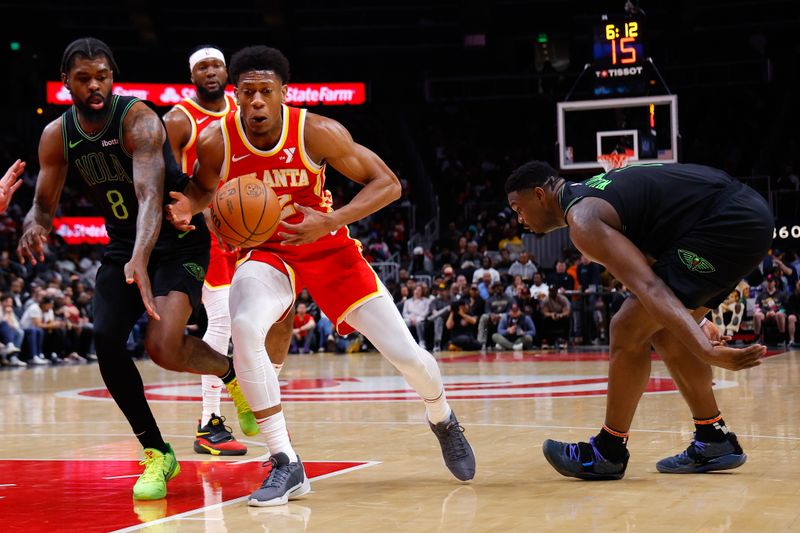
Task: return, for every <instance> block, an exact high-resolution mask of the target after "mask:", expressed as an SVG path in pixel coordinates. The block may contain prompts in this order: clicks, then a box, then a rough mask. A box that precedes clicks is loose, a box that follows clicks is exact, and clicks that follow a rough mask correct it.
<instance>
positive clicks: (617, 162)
mask: <svg viewBox="0 0 800 533" xmlns="http://www.w3.org/2000/svg"><path fill="white" fill-rule="evenodd" d="M630 158H631V156H630V155H629V154H618V153H616V152H613V153H610V154H600V155H598V156H597V162H598V163H600V165H601V166H602V167H603V170H605V171H606V172H608V171H610V170H611V169H614V168H622V167H624V166H625V165H627V164H628V161H629V160H630Z"/></svg>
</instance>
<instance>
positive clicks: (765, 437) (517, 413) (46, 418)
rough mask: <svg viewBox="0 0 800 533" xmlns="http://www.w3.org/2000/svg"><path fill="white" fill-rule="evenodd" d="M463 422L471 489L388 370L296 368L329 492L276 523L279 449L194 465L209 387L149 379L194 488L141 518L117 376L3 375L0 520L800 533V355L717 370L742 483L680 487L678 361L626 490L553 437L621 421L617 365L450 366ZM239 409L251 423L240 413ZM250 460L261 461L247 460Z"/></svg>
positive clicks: (304, 435)
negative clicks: (550, 444)
mask: <svg viewBox="0 0 800 533" xmlns="http://www.w3.org/2000/svg"><path fill="white" fill-rule="evenodd" d="M440 361H441V368H442V373H443V374H444V376H445V380H446V383H447V384H448V390H449V396H450V398H451V403H452V406H453V407H454V409H455V411H456V413H457V414H458V417H459V419H460V421H461V422H462V424H463V425H464V427H465V428H466V431H467V433H466V434H467V436H468V437H469V439H470V441H471V443H472V445H473V447H474V449H475V453H476V455H477V459H478V472H477V476H476V478H475V480H474V481H473V482H472V483H471V484H461V483H459V482H458V481H457V480H455V479H454V478H453V477H452V476H451V475H450V474H449V472H447V470H446V469H445V468H444V466H443V464H442V460H441V457H440V453H439V449H438V445H437V444H436V441H435V439H434V437H433V435H432V434H431V432H430V430H429V429H428V427H427V425H426V424H425V422H424V409H423V407H422V405H421V404H420V403H419V402H418V401H416V400H414V395H413V393H412V392H410V391H409V389H408V387H407V386H406V385H405V384H404V382H403V381H402V379H400V378H399V377H398V375H397V374H396V372H395V371H394V369H392V368H391V367H390V366H389V365H388V364H387V363H385V362H384V361H383V359H382V358H381V357H380V356H378V355H377V354H359V355H350V356H334V355H329V354H324V355H323V354H320V355H308V356H290V358H289V360H288V361H287V364H286V366H285V368H284V373H283V374H282V376H281V377H282V382H283V383H282V385H283V396H284V399H285V410H286V414H287V420H288V423H289V429H290V431H291V434H292V439H293V442H294V445H295V448H296V449H297V451H298V452H299V454H300V456H301V458H302V459H303V460H304V462H305V463H306V470H307V472H308V473H309V476H311V477H313V479H312V487H313V490H314V491H313V493H311V494H310V495H308V496H307V497H305V498H304V499H302V500H297V501H294V502H291V503H290V504H289V505H288V506H285V507H279V508H267V509H257V508H249V507H248V506H247V505H246V501H245V499H244V496H246V495H247V494H249V493H250V492H251V491H252V490H254V489H255V488H256V487H257V486H258V485H259V484H260V482H261V480H262V479H263V476H264V472H263V469H262V467H261V466H260V462H261V461H263V457H259V456H260V455H261V454H263V451H264V449H263V447H262V446H259V444H258V443H259V441H260V438H259V437H255V438H246V439H243V441H244V442H245V443H246V444H248V445H249V446H250V451H249V453H248V455H247V456H245V457H243V458H234V459H233V460H223V459H219V458H210V456H201V455H196V454H194V453H193V452H192V442H193V432H194V429H195V425H196V423H197V418H198V417H199V415H200V404H199V401H197V400H196V397H197V396H198V395H199V379H198V378H197V377H195V376H190V375H187V374H176V373H171V372H167V371H164V370H161V369H160V368H158V367H156V366H155V365H153V364H152V363H151V362H142V363H139V368H140V369H141V372H142V375H143V377H144V380H145V383H146V384H147V385H148V394H149V395H150V397H151V398H152V399H153V402H152V406H153V410H154V413H155V415H156V418H157V419H158V420H159V422H160V425H161V429H162V432H163V433H164V434H165V435H166V439H167V440H168V441H170V442H171V443H172V444H173V446H174V448H175V450H176V452H177V454H178V458H179V460H180V461H181V465H182V469H183V470H182V473H181V474H180V475H179V476H178V477H177V478H175V479H174V480H173V481H171V482H170V483H169V496H168V498H167V499H166V500H162V501H159V502H140V503H134V502H133V501H132V500H131V497H130V490H131V486H132V484H133V482H134V481H135V477H136V475H137V474H138V472H140V467H139V466H138V464H137V461H138V459H139V457H140V455H139V454H140V449H139V446H138V443H137V442H136V440H135V439H134V438H133V436H132V435H131V434H130V428H129V426H128V424H127V422H126V421H125V420H124V418H123V417H122V415H121V414H120V412H119V411H118V409H117V407H116V406H115V405H114V404H113V402H112V401H110V400H109V399H107V393H105V390H104V389H103V384H102V380H101V379H100V375H99V372H98V368H97V365H89V366H63V367H57V368H36V369H19V370H8V371H4V372H0V397H1V398H2V415H3V416H2V419H0V463H2V465H1V466H2V468H0V516H2V517H3V529H4V530H12V531H109V530H127V531H130V530H135V529H142V528H143V529H144V530H146V531H159V532H174V531H180V532H201V531H202V532H211V533H217V532H220V533H221V532H225V531H229V532H237V533H240V532H250V531H287V532H292V531H326V532H327V531H345V532H361V531H382V532H389V531H392V532H394V531H413V532H426V531H443V532H456V531H615V532H616V531H641V532H661V531H663V532H676V531H681V532H682V531H693V532H714V533H719V532H727V531H736V532H739V531H745V532H750V531H752V532H761V531H770V532H772V531H800V506H799V505H798V502H800V353H799V352H790V353H783V354H776V355H775V356H772V357H769V358H768V359H766V360H765V361H764V363H763V364H762V365H761V366H760V367H758V368H756V369H754V370H750V371H746V372H741V373H734V372H727V371H722V370H719V369H718V370H717V371H716V373H715V378H716V382H717V387H718V390H717V396H718V399H719V402H720V405H721V407H722V409H723V414H724V416H725V420H726V421H727V422H728V424H729V426H730V427H731V428H732V429H733V430H734V431H735V432H736V433H737V434H738V436H739V441H740V442H741V444H742V446H743V447H744V449H745V451H746V452H747V453H748V454H749V460H748V462H747V464H746V465H744V466H743V467H741V468H739V469H737V470H734V471H731V472H729V473H718V474H707V475H692V476H686V475H683V476H681V475H665V474H659V473H657V472H656V469H655V463H656V461H658V460H659V459H661V458H662V457H664V456H667V455H672V454H675V453H678V452H679V451H681V450H682V449H684V448H685V447H686V445H687V444H688V441H689V440H690V438H691V431H692V425H691V419H690V415H689V412H688V409H687V408H686V406H685V404H684V403H683V402H682V400H681V398H680V396H679V394H677V393H676V392H675V387H674V385H673V384H672V382H671V380H669V376H668V374H667V372H666V370H665V368H664V366H663V364H662V363H660V362H658V361H656V362H654V363H653V373H652V378H653V379H651V383H650V387H649V390H650V391H651V392H650V393H648V394H647V395H646V396H645V397H644V398H643V400H642V402H641V404H640V407H639V411H638V413H637V416H636V419H635V421H634V430H633V432H632V435H631V439H630V443H629V449H630V451H631V461H630V463H629V465H628V471H627V474H626V476H625V478H624V479H623V480H621V481H612V482H594V483H589V482H581V481H578V480H573V479H568V478H564V477H562V476H560V475H559V474H557V473H556V472H555V471H554V470H553V469H552V468H551V467H550V466H549V465H548V464H547V462H546V461H545V459H544V457H543V456H542V452H541V444H542V441H543V440H544V439H546V438H556V439H560V440H577V439H585V438H586V437H588V436H589V435H590V434H594V433H595V432H596V431H597V429H598V427H599V425H600V424H601V423H602V421H603V412H604V408H605V397H604V392H605V385H606V380H605V377H606V370H607V361H606V360H605V355H604V354H602V353H598V352H576V353H570V354H553V353H552V352H551V353H541V352H526V353H524V354H521V353H520V354H512V353H509V352H505V353H499V354H495V353H489V354H477V353H453V354H442V356H441V357H440ZM223 412H224V414H227V415H228V416H229V419H230V420H229V421H230V422H233V424H232V425H233V426H234V431H235V433H236V434H237V436H241V432H240V431H239V429H238V427H236V422H235V414H234V411H233V408H232V404H230V403H225V404H224V405H223ZM241 459H244V460H245V461H249V462H241V461H240V460H241Z"/></svg>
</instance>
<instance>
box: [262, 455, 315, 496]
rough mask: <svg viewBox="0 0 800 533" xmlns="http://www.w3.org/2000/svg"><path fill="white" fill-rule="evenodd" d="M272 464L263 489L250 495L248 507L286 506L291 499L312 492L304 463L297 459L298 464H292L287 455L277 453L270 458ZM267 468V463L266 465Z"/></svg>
mask: <svg viewBox="0 0 800 533" xmlns="http://www.w3.org/2000/svg"><path fill="white" fill-rule="evenodd" d="M269 462H270V463H271V464H272V470H270V472H269V475H268V476H267V479H265V480H264V482H263V483H262V484H261V488H260V489H258V490H257V491H255V492H254V493H253V494H251V495H250V499H249V500H248V501H247V505H252V506H253V507H271V506H274V505H286V503H287V502H288V501H289V500H290V499H292V500H293V499H295V498H297V497H299V496H302V495H304V494H307V493H308V492H310V491H311V482H310V481H309V480H308V478H307V477H306V472H305V470H304V469H303V463H302V462H301V461H300V457H299V456H298V457H297V462H296V463H290V462H289V457H288V456H287V455H286V454H285V453H282V452H281V453H276V454H275V455H273V456H272V457H270V458H269ZM264 465H265V466H266V463H264Z"/></svg>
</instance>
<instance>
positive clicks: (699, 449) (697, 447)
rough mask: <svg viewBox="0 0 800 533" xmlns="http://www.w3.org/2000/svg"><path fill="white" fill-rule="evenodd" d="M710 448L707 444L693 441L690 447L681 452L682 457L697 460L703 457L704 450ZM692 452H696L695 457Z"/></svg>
mask: <svg viewBox="0 0 800 533" xmlns="http://www.w3.org/2000/svg"><path fill="white" fill-rule="evenodd" d="M706 446H708V444H706V443H705V442H700V441H699V440H695V439H692V442H691V443H690V444H689V447H688V448H686V449H685V450H683V451H682V452H681V455H680V456H681V457H688V458H689V459H692V460H695V459H697V458H698V457H702V454H703V450H704V449H705V448H706ZM690 450H694V455H693V454H692V452H691V451H690Z"/></svg>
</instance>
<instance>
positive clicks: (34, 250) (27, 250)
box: [17, 224, 50, 265]
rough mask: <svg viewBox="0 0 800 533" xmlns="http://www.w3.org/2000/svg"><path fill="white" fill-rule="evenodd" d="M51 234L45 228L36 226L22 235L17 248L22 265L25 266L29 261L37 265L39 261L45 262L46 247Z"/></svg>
mask: <svg viewBox="0 0 800 533" xmlns="http://www.w3.org/2000/svg"><path fill="white" fill-rule="evenodd" d="M49 233H50V232H49V231H47V230H46V229H44V227H43V226H40V225H39V224H34V225H33V226H31V227H30V228H28V229H27V230H26V231H25V233H23V234H22V237H20V238H19V245H18V246H17V255H18V256H19V261H20V263H22V264H25V261H26V260H27V261H30V263H31V264H32V265H35V264H36V263H37V261H44V245H45V244H47V235H48V234H49Z"/></svg>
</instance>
